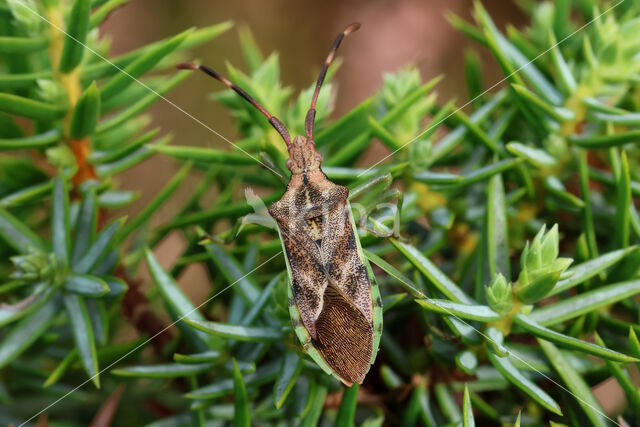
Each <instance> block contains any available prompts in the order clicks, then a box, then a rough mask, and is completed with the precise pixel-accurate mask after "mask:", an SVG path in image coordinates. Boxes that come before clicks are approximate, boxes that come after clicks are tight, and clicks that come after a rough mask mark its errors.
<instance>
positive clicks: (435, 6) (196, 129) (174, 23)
mask: <svg viewBox="0 0 640 427" xmlns="http://www.w3.org/2000/svg"><path fill="white" fill-rule="evenodd" d="M483 3H484V4H485V6H486V7H487V8H488V10H489V11H490V12H491V14H492V15H493V17H494V19H495V20H496V21H497V22H498V23H499V24H500V25H501V26H502V25H504V24H505V23H506V22H510V23H513V24H516V25H518V24H521V23H522V21H523V15H522V13H521V12H520V10H519V9H518V8H517V6H516V5H515V4H514V3H512V2H510V1H509V2H507V1H500V0H492V1H484V2H483ZM471 9H472V2H471V1H469V0H449V1H444V0H437V1H424V0H399V1H391V0H356V1H337V0H330V1H327V0H325V1H285V0H269V1H256V0H253V1H251V0H234V1H211V0H209V1H207V0H136V1H133V2H131V3H130V4H129V5H127V6H125V7H124V8H122V9H121V10H118V11H116V13H114V14H113V15H112V16H111V17H110V19H109V20H108V21H107V22H106V24H105V25H104V26H103V29H102V30H103V34H106V35H107V36H108V37H110V38H111V39H112V46H113V49H112V51H113V53H114V54H119V53H123V52H126V51H129V50H131V49H134V48H136V47H139V46H142V45H144V44H145V43H148V42H151V41H154V40H158V39H161V38H164V37H169V36H171V35H173V34H176V33H178V32H180V31H183V30H184V29H186V28H189V27H192V26H196V27H203V26H206V25H211V24H215V23H219V22H222V21H226V20H232V21H233V22H234V23H235V27H234V28H233V29H231V30H230V31H228V32H226V33H225V34H223V35H222V36H221V37H218V38H216V39H214V40H213V41H212V42H211V43H208V44H207V45H205V46H202V47H200V48H198V49H196V50H195V52H194V59H198V60H199V61H201V62H202V63H205V64H207V65H210V66H211V67H213V68H215V69H219V70H221V71H225V61H229V62H230V63H232V64H234V65H235V66H238V67H240V68H241V69H244V62H243V58H242V54H241V52H240V46H239V41H238V32H237V28H238V27H239V26H243V25H245V26H248V27H249V28H250V30H251V31H252V33H253V35H254V37H255V39H256V41H257V43H258V45H259V46H260V48H261V49H262V51H263V53H264V54H265V55H266V54H269V53H271V52H273V51H278V52H279V54H280V63H281V78H282V82H283V84H284V85H290V86H292V87H293V88H294V89H295V90H296V91H297V90H300V89H302V88H305V87H307V86H309V85H310V84H311V83H312V82H313V81H315V79H316V77H317V73H318V71H319V69H320V67H321V65H322V63H323V62H324V59H325V57H326V55H327V53H328V50H329V47H330V46H331V44H332V42H333V39H334V38H335V36H336V35H337V34H338V32H340V31H341V30H342V29H343V28H344V27H345V26H346V25H347V24H349V23H351V22H354V21H357V22H360V23H361V24H362V28H361V29H360V30H359V31H358V32H357V33H355V34H354V35H352V36H351V37H349V38H348V40H347V41H346V42H345V43H343V45H342V46H341V48H340V52H339V55H340V56H341V57H342V58H343V60H344V61H343V64H342V66H341V68H340V70H339V72H338V73H337V75H336V78H335V80H334V81H335V82H336V83H337V85H338V96H337V99H336V108H335V112H334V117H339V116H340V115H341V114H343V113H345V112H346V111H349V110H350V109H351V108H352V107H354V106H355V105H357V104H358V103H359V102H361V101H362V100H363V99H365V98H366V97H368V96H369V95H371V94H372V93H374V92H375V91H376V90H378V89H379V88H380V86H381V83H382V75H383V73H387V72H394V71H396V70H398V69H400V68H402V67H403V66H406V65H409V64H413V65H417V66H418V67H419V68H420V70H421V73H422V77H423V79H424V80H427V79H430V78H432V77H434V76H436V75H438V74H445V79H444V80H443V81H442V82H441V83H440V84H439V85H438V87H437V90H438V92H439V93H440V99H441V100H447V99H450V98H452V97H455V98H456V99H457V100H458V104H459V105H462V104H463V103H464V102H466V101H467V96H466V91H465V85H464V74H463V68H462V66H463V63H464V59H463V58H464V50H465V49H466V48H469V47H473V48H475V49H478V50H479V51H480V53H481V54H482V53H483V52H484V51H483V49H482V48H481V47H479V46H478V45H477V44H476V43H473V42H472V41H470V40H469V39H468V38H467V37H465V36H464V35H463V34H461V33H460V32H458V31H457V30H455V29H454V28H453V27H452V26H451V25H450V24H449V23H448V21H447V20H446V18H445V17H446V14H447V13H448V12H453V13H455V14H458V15H460V16H462V17H464V18H465V19H471V14H470V11H471ZM486 57H487V55H483V59H484V58H486ZM486 62H487V63H486V64H485V74H484V78H485V81H486V84H487V86H490V85H492V84H494V83H495V82H497V81H499V80H500V79H501V75H500V73H499V69H498V68H497V65H496V64H495V62H493V61H491V60H487V61H486ZM221 89H222V86H221V85H220V84H218V83H217V82H215V81H213V80H211V79H206V78H203V77H202V76H198V75H194V76H193V77H190V78H189V79H187V81H186V82H185V83H183V84H182V85H181V86H179V87H178V88H177V89H175V90H174V91H173V92H171V93H170V94H169V95H168V96H167V97H168V98H169V99H170V100H171V101H173V102H175V103H176V104H177V105H179V106H180V107H181V108H183V109H184V110H186V111H187V112H189V113H190V114H192V115H193V116H194V117H196V118H198V119H199V120H202V121H203V122H204V123H206V124H207V125H208V126H210V127H211V128H213V129H215V130H216V131H218V132H220V133H221V134H222V135H224V136H225V137H227V138H228V139H230V140H232V141H233V140H235V139H236V137H237V135H236V133H235V132H234V127H233V123H232V121H231V119H230V117H229V116H228V114H227V112H226V111H225V110H224V109H223V108H222V107H220V106H219V105H217V104H216V102H214V101H212V100H211V99H209V97H208V94H210V93H212V92H214V91H218V90H221ZM152 113H153V116H154V121H155V123H156V125H162V127H163V130H164V131H171V132H173V134H174V136H175V138H174V140H173V143H174V144H182V145H201V146H212V147H218V148H224V147H226V146H228V143H227V142H225V141H223V140H222V139H221V138H219V137H218V136H216V135H214V134H212V133H210V132H209V131H208V130H207V129H206V128H204V127H203V126H201V125H200V124H198V123H197V122H195V121H194V120H193V119H191V118H189V117H187V116H186V115H184V114H183V113H182V112H180V111H178V110H176V109H175V108H174V107H172V106H171V105H169V104H168V103H166V102H163V101H160V102H158V103H157V104H156V106H155V107H154V108H153V110H152ZM176 166H177V165H176V163H175V162H174V161H172V160H170V159H168V158H166V157H164V156H155V157H154V158H152V159H151V160H148V161H147V162H145V163H144V164H142V165H140V166H138V167H136V168H134V170H132V171H129V172H128V173H127V174H124V175H121V178H120V179H121V186H122V187H126V188H128V189H135V190H139V191H141V192H142V194H141V199H140V200H139V201H138V203H139V204H141V203H144V201H145V200H149V199H150V198H152V197H153V195H154V194H155V193H156V192H157V190H158V189H159V188H161V187H162V186H163V185H164V184H165V183H166V182H167V180H168V179H169V178H170V177H171V176H172V174H173V172H174V171H175V169H176ZM139 204H138V206H140V205H139ZM133 210H134V211H135V210H137V209H136V206H135V205H134V206H133ZM166 213H167V212H164V214H166ZM163 216H164V215H163V212H161V213H160V218H156V220H158V219H160V220H162V217H163Z"/></svg>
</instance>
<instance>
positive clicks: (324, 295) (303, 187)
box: [269, 137, 373, 382]
mask: <svg viewBox="0 0 640 427" xmlns="http://www.w3.org/2000/svg"><path fill="white" fill-rule="evenodd" d="M289 151H290V160H289V161H288V163H287V166H288V167H289V169H290V170H291V172H292V175H291V180H290V181H289V185H288V186H287V190H286V192H285V193H284V195H283V196H282V197H281V198H280V200H279V201H277V202H276V203H274V204H273V205H272V206H271V207H270V208H269V213H270V214H271V216H273V218H274V219H275V220H276V221H277V223H278V227H279V229H280V233H281V235H282V241H283V243H284V247H285V249H286V252H287V258H288V260H289V265H290V266H291V273H292V276H293V278H292V279H293V280H292V290H293V296H294V300H295V305H296V307H297V308H298V311H299V312H300V318H301V320H302V323H303V325H304V327H305V328H306V329H307V331H309V335H310V336H311V339H312V341H313V342H314V345H316V347H317V348H318V349H319V350H320V352H321V353H322V355H323V357H324V358H325V360H326V361H327V363H328V364H329V366H331V368H332V369H334V370H335V371H336V372H337V373H338V374H339V375H340V376H341V377H342V378H343V379H344V380H345V382H362V380H363V379H364V375H365V374H366V373H367V371H368V370H369V362H370V358H371V352H372V339H373V320H372V304H371V290H370V283H369V276H368V274H367V269H366V267H365V266H364V265H363V263H362V261H361V260H360V257H359V255H358V251H357V246H356V241H355V239H356V236H355V235H354V231H353V229H352V227H351V219H350V215H351V213H350V211H349V209H348V207H347V197H348V194H349V191H348V190H347V188H345V187H342V186H339V185H336V184H334V183H332V182H331V181H329V180H328V179H327V177H326V176H325V175H324V173H323V172H322V170H321V168H320V163H321V157H320V155H319V154H318V153H316V152H315V147H314V145H313V142H310V141H308V140H307V139H306V138H304V137H296V138H295V139H294V141H293V143H292V144H291V145H290V146H289Z"/></svg>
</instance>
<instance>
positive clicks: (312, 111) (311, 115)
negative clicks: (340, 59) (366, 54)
mask: <svg viewBox="0 0 640 427" xmlns="http://www.w3.org/2000/svg"><path fill="white" fill-rule="evenodd" d="M358 28H360V24H359V23H357V22H354V23H353V24H351V25H349V26H348V27H347V28H345V29H344V30H343V31H342V32H341V33H340V34H338V37H336V40H335V41H334V42H333V46H331V50H330V51H329V56H327V59H326V61H324V65H323V66H322V70H320V75H319V76H318V80H317V81H316V90H315V91H314V92H313V98H311V106H310V107H309V111H308V112H307V117H306V119H305V121H304V128H305V131H306V134H307V139H308V140H310V141H313V122H314V121H315V118H316V102H317V101H318V94H320V88H321V87H322V82H324V78H325V76H326V75H327V70H328V69H329V65H331V63H332V62H333V59H334V58H335V55H336V51H337V50H338V47H340V43H342V39H343V38H344V37H345V36H347V35H349V34H351V33H353V32H354V31H357V30H358Z"/></svg>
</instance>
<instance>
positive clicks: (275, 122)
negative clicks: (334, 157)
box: [176, 62, 291, 146]
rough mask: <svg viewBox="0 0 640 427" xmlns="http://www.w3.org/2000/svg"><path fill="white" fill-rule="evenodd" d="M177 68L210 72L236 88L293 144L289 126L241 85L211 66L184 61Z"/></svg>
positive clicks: (286, 140)
mask: <svg viewBox="0 0 640 427" xmlns="http://www.w3.org/2000/svg"><path fill="white" fill-rule="evenodd" d="M176 68H177V69H179V70H200V71H202V72H203V73H205V74H208V75H209V76H211V77H213V78H214V79H216V80H218V81H220V82H222V83H223V84H224V85H225V86H227V87H228V88H229V89H232V90H234V91H235V92H236V93H237V94H238V95H240V96H241V97H243V98H244V99H245V100H247V101H248V102H249V103H250V104H251V105H253V106H254V107H255V108H256V109H257V110H258V111H260V112H261V113H262V114H263V115H264V116H265V117H266V118H267V119H268V120H269V123H270V124H271V126H273V128H274V129H275V130H277V131H278V133H279V134H280V136H281V137H282V139H283V140H284V142H285V144H287V146H289V144H291V137H290V136H289V131H288V130H287V127H286V126H285V125H284V123H282V122H281V121H280V119H278V118H277V117H276V116H274V115H272V114H271V113H269V112H268V111H267V110H266V108H264V107H263V106H262V105H260V103H259V102H258V101H256V100H255V99H253V97H252V96H251V95H249V94H248V93H247V92H245V90H244V89H242V88H241V87H239V86H236V85H235V84H233V83H232V82H231V81H230V80H229V79H227V78H226V77H224V76H221V75H220V74H218V72H217V71H215V70H214V69H213V68H209V67H207V66H206V65H198V64H193V63H190V62H189V63H184V64H178V65H177V66H176Z"/></svg>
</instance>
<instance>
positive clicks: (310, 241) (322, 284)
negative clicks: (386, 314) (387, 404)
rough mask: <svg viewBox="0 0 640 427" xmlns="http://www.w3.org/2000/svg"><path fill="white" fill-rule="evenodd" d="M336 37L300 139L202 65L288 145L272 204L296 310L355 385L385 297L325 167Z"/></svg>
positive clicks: (303, 327) (320, 353)
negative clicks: (325, 97) (321, 115)
mask: <svg viewBox="0 0 640 427" xmlns="http://www.w3.org/2000/svg"><path fill="white" fill-rule="evenodd" d="M359 27H360V25H359V24H357V23H355V24H351V25H349V26H348V27H347V28H346V29H345V30H344V31H342V32H341V33H340V34H339V35H338V37H337V38H336V40H335V42H334V43H333V46H332V48H331V51H330V52H329V55H328V57H327V59H326V61H325V63H324V65H323V67H322V70H321V71H320V75H319V76H318V80H317V82H316V87H315V91H314V93H313V98H312V100H311V106H310V108H309V111H308V113H307V116H306V119H305V133H306V135H305V136H296V137H295V138H294V139H293V141H291V137H290V135H289V131H288V130H287V128H286V126H285V125H284V124H283V123H282V122H281V121H280V120H279V119H278V118H276V117H275V116H273V115H271V114H270V113H269V112H268V111H267V110H266V109H265V108H264V107H263V106H262V105H260V104H259V103H258V102H257V101H256V100H255V99H253V98H252V97H251V96H250V95H249V94H248V93H247V92H245V91H244V90H243V89H242V88H240V87H238V86H236V85H235V84H233V83H232V82H231V81H229V80H228V79H227V78H225V77H223V76H221V75H220V74H218V73H217V72H216V71H214V70H212V69H211V68H209V67H206V66H203V65H196V64H190V63H189V64H181V65H179V66H178V68H181V69H194V70H195V69H198V70H201V71H203V72H204V73H206V74H208V75H210V76H211V77H214V78H216V79H217V80H219V81H221V82H222V83H224V84H225V85H226V86H227V87H229V88H230V89H232V90H234V91H235V92H237V93H238V94H239V95H240V96H242V97H243V98H244V99H245V100H247V101H248V102H249V103H251V104H252V105H253V106H254V107H255V108H256V109H258V110H259V111H260V112H261V113H262V114H263V115H264V116H265V117H266V118H267V119H268V120H269V123H270V124H271V125H272V126H273V127H274V128H275V129H276V131H278V133H279V134H280V135H281V136H282V139H283V140H284V142H285V143H286V145H287V148H288V151H289V160H287V168H288V169H289V170H290V171H291V177H290V180H289V184H288V185H287V189H286V191H285V193H284V194H283V196H282V197H281V198H280V200H278V201H277V202H275V203H274V204H273V205H272V206H271V207H270V208H269V214H270V215H271V216H272V217H273V218H274V219H275V220H276V222H277V225H278V231H279V234H280V239H281V242H282V247H283V252H284V254H285V259H286V265H287V271H288V274H289V287H288V293H289V313H290V315H291V320H292V322H293V326H294V329H295V332H296V335H297V337H298V339H299V340H300V342H301V343H302V346H303V348H304V350H305V351H306V352H307V353H308V354H309V355H310V356H311V357H312V358H313V360H314V361H315V362H316V363H317V364H318V365H319V366H320V367H321V368H322V369H323V370H324V371H325V372H326V373H328V374H332V375H334V376H335V377H336V378H338V379H339V380H340V381H342V382H343V383H344V384H346V385H348V386H350V385H351V384H353V383H354V382H355V383H362V381H363V379H364V377H365V375H366V374H367V372H368V371H369V367H370V366H371V364H372V363H373V362H374V360H375V357H376V354H377V352H378V346H379V344H380V336H381V334H382V299H381V297H380V291H379V289H378V286H377V284H376V282H375V278H374V276H373V273H372V271H371V267H370V265H369V262H368V260H367V259H366V257H365V256H364V254H363V251H362V247H361V246H360V241H359V239H358V236H357V232H356V227H355V223H354V221H353V217H352V214H351V206H350V205H349V201H348V194H349V190H348V189H347V188H346V187H343V186H340V185H336V184H334V183H333V182H331V181H330V180H329V179H328V178H327V176H326V175H325V174H324V173H323V172H322V168H321V163H322V156H321V155H320V153H318V152H317V151H316V147H315V143H314V139H313V126H314V119H315V113H316V109H315V106H316V101H317V99H318V94H319V93H320V88H321V87H322V83H323V81H324V78H325V75H326V73H327V69H328V68H329V65H330V64H331V62H332V61H333V59H334V56H335V53H336V50H337V49H338V47H339V46H340V43H341V42H342V39H343V38H344V37H345V36H346V35H348V34H350V33H352V32H354V31H356V30H357V29H358V28H359Z"/></svg>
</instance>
